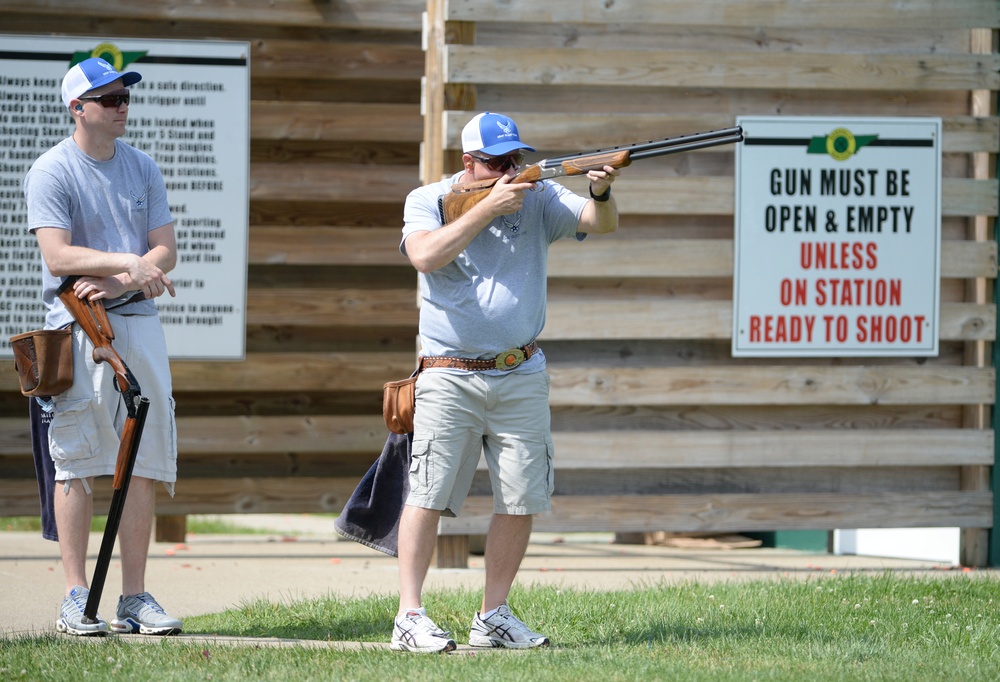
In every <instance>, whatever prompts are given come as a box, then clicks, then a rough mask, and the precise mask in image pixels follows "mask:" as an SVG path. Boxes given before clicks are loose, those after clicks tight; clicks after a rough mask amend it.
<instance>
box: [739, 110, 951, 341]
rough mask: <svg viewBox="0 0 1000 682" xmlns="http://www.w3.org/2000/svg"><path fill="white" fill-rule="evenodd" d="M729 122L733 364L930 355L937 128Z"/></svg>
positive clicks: (935, 325) (935, 299) (895, 122)
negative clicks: (738, 136) (738, 129)
mask: <svg viewBox="0 0 1000 682" xmlns="http://www.w3.org/2000/svg"><path fill="white" fill-rule="evenodd" d="M737 123H738V124H739V125H741V126H742V127H743V130H744V134H745V136H746V139H745V140H744V142H743V144H741V145H738V146H737V148H736V238H735V261H734V262H735V265H734V278H733V346H732V352H733V355H734V356H737V357H767V356H769V357H787V356H887V355H899V356H905V355H911V356H912V355H918V356H930V355H937V353H938V329H939V319H938V314H939V305H940V269H941V257H940V247H941V120H940V119H931V118H903V119H886V118H820V117H808V118H806V117H743V118H739V119H737Z"/></svg>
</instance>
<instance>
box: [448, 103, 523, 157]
mask: <svg viewBox="0 0 1000 682" xmlns="http://www.w3.org/2000/svg"><path fill="white" fill-rule="evenodd" d="M515 149H527V150H528V151H529V152H533V151H535V148H534V147H529V146H528V145H526V144H524V143H523V142H521V137H520V136H519V135H518V133H517V124H515V123H514V121H513V120H512V119H510V118H507V117H506V116H504V115H503V114H491V113H490V112H488V111H485V112H483V113H481V114H476V116H475V117H473V119H472V120H471V121H469V122H468V123H466V124H465V128H463V129H462V152H463V153H468V152H484V153H486V154H489V155H490V156H500V155H502V154H506V153H508V152H512V151H514V150H515Z"/></svg>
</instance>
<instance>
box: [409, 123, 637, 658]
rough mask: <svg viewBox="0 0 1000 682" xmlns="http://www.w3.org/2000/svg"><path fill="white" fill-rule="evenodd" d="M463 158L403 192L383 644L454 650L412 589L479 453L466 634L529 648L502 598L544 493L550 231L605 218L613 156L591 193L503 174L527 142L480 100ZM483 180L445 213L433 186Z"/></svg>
mask: <svg viewBox="0 0 1000 682" xmlns="http://www.w3.org/2000/svg"><path fill="white" fill-rule="evenodd" d="M462 150H463V152H464V154H463V155H462V165H463V168H462V171H461V172H459V173H457V174H455V175H453V176H452V177H450V178H447V179H446V180H443V181H441V182H438V183H434V184H431V185H428V186H426V187H421V188H418V189H416V190H414V191H413V192H411V193H410V195H409V196H408V197H407V199H406V204H405V208H404V216H403V219H404V227H403V238H402V243H401V244H400V250H401V251H402V252H403V253H404V254H405V255H406V256H407V257H408V258H409V259H410V262H411V263H412V264H413V266H414V267H415V268H416V269H417V271H418V272H419V282H420V295H421V297H422V301H421V306H420V352H421V367H422V371H421V372H420V374H419V378H418V379H417V384H416V411H415V415H414V425H413V450H412V463H411V467H410V474H409V487H410V493H409V497H408V498H407V500H406V506H405V507H404V509H403V513H402V517H401V519H400V525H399V544H398V551H399V572H400V599H399V611H398V613H397V616H396V620H395V623H394V627H393V633H392V642H391V644H390V647H391V648H392V649H395V650H403V651H415V652H421V653H430V652H439V651H451V650H453V649H455V641H454V640H453V639H451V637H450V635H449V633H447V632H444V631H443V630H441V629H440V628H439V627H437V625H436V624H435V623H434V622H433V621H432V620H431V619H430V618H429V617H428V616H427V613H426V612H425V610H424V608H423V605H422V603H421V592H422V589H423V583H424V579H425V577H426V575H427V570H428V568H429V567H430V562H431V556H432V554H433V552H434V546H435V542H436V538H437V528H438V520H439V519H440V517H441V514H442V512H444V513H445V514H448V515H455V514H457V513H458V511H459V509H460V508H461V506H462V503H463V502H464V500H465V498H466V496H467V495H468V492H469V488H470V486H471V484H472V478H473V474H474V473H475V470H476V465H477V463H478V462H479V458H480V456H481V455H483V454H485V457H486V462H487V465H488V467H489V472H490V480H491V482H492V486H493V500H494V503H493V512H494V513H493V518H492V522H491V524H490V529H489V533H488V535H487V540H486V584H485V590H484V593H483V598H482V603H481V607H480V610H479V611H478V612H477V613H476V614H475V615H474V617H473V618H472V625H471V632H470V634H469V644H470V645H471V646H476V647H507V648H518V649H520V648H532V647H538V646H547V645H548V643H549V640H548V638H547V637H546V636H545V635H543V634H539V633H537V632H533V631H531V629H529V628H528V627H527V626H526V625H525V624H524V623H523V622H521V621H520V620H519V619H518V618H517V617H516V616H514V614H513V613H512V612H511V610H510V607H509V606H508V604H507V596H508V593H509V592H510V588H511V585H512V583H513V581H514V577H515V576H516V574H517V571H518V568H519V567H520V565H521V560H522V558H523V557H524V553H525V550H526V549H527V546H528V538H529V535H530V533H531V526H532V515H534V514H538V513H540V512H543V511H546V510H547V509H549V508H550V507H551V503H550V497H551V494H552V487H553V478H552V474H553V448H552V438H551V435H550V417H549V405H548V398H549V378H548V374H547V373H546V371H545V355H544V353H542V351H541V349H540V348H539V347H538V345H537V343H536V342H535V338H536V337H537V336H538V334H539V333H540V332H541V331H542V326H543V324H544V322H545V299H546V272H547V270H546V259H547V254H548V248H549V245H550V244H551V243H552V242H554V241H556V240H557V239H567V238H574V237H575V238H576V239H577V240H582V239H583V238H584V237H585V236H586V234H587V233H591V232H596V233H607V232H614V231H615V230H616V229H617V227H618V209H617V206H616V205H615V200H614V197H613V196H612V194H611V183H612V182H613V181H614V178H615V176H616V175H618V173H619V171H618V170H615V169H614V168H612V167H611V166H604V167H603V168H601V169H599V170H590V171H588V172H587V177H588V178H589V180H590V195H591V198H590V199H585V198H583V197H579V196H577V195H576V194H574V193H572V192H570V191H569V190H567V189H565V188H563V187H562V186H560V185H557V184H555V183H552V182H547V181H546V182H538V183H533V182H517V183H515V182H511V179H512V178H513V177H514V176H515V175H516V174H517V171H518V168H519V166H520V165H521V163H522V161H523V157H522V152H523V151H524V150H527V151H535V150H534V149H533V148H532V147H529V146H528V145H526V144H524V143H522V142H521V140H520V137H519V134H518V130H517V126H516V125H515V124H514V121H512V120H511V119H510V118H508V117H506V116H502V115H499V114H494V113H489V112H486V113H482V114H479V115H477V116H476V117H475V118H473V119H472V120H471V121H470V122H469V123H468V125H466V126H465V129H464V130H463V132H462ZM484 180H487V181H488V180H492V181H495V183H494V184H493V185H492V187H491V188H488V189H487V190H485V191H484V192H483V194H482V199H481V200H480V201H479V202H478V203H476V204H475V205H474V206H472V207H471V208H469V209H468V210H467V211H466V212H464V213H463V214H462V215H460V216H459V217H457V218H456V219H454V220H450V221H449V220H446V218H445V212H444V211H443V209H442V205H441V203H440V202H441V199H442V197H443V196H444V195H446V194H447V193H449V192H450V191H451V190H452V188H453V186H454V185H455V184H456V183H466V182H474V181H484Z"/></svg>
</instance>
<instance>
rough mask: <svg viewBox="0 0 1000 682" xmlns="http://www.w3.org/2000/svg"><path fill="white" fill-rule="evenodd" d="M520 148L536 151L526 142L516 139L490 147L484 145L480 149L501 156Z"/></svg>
mask: <svg viewBox="0 0 1000 682" xmlns="http://www.w3.org/2000/svg"><path fill="white" fill-rule="evenodd" d="M518 149H525V150H527V151H529V152H533V151H535V148H534V147H529V146H528V145H526V144H523V143H521V142H514V141H510V142H500V143H498V144H495V145H492V146H490V147H483V148H482V149H480V150H479V151H481V152H483V153H485V154H489V155H490V156H500V155H501V154H507V153H509V152H513V151H517V150H518Z"/></svg>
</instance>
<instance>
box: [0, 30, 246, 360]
mask: <svg viewBox="0 0 1000 682" xmlns="http://www.w3.org/2000/svg"><path fill="white" fill-rule="evenodd" d="M249 49H250V47H249V45H248V44H247V43H241V42H212V41H200V40H199V41H192V42H186V41H168V40H133V39H129V40H125V39H111V40H109V39H103V38H85V37H72V38H50V37H45V38H36V37H19V36H4V37H3V38H2V39H0V329H2V334H0V357H8V358H9V357H12V353H11V350H10V347H9V344H8V337H10V336H12V335H13V334H19V333H21V332H24V331H28V330H30V329H38V328H41V327H42V325H43V323H44V317H45V308H44V307H43V306H42V303H41V284H42V279H41V254H40V253H39V250H38V246H37V244H36V242H35V238H34V236H33V235H31V234H29V233H28V231H27V209H26V207H25V203H24V195H23V193H22V190H21V182H22V180H23V179H24V175H25V173H27V171H28V169H29V168H30V167H31V164H32V162H33V161H34V160H35V159H36V158H37V157H38V156H40V155H41V154H42V153H44V152H45V151H46V150H48V149H49V148H50V147H52V146H54V145H55V144H56V143H58V142H59V141H61V140H62V139H64V138H65V137H67V136H69V135H71V134H72V132H73V122H72V119H71V117H70V115H69V112H68V111H67V110H66V107H64V106H63V104H62V99H61V96H60V85H61V83H62V78H63V75H65V73H66V71H67V70H68V69H69V68H70V66H72V65H73V64H75V63H77V62H79V61H82V60H83V59H87V58H89V57H93V56H97V57H103V58H104V59H106V60H108V61H109V62H110V63H111V64H112V65H114V66H115V67H116V68H117V69H118V70H119V71H137V72H139V73H140V74H141V75H142V80H141V81H139V82H138V83H136V84H135V85H133V86H132V87H131V92H132V101H131V104H130V106H129V122H128V130H127V132H126V134H125V136H124V137H123V138H122V139H123V140H125V141H126V142H128V143H129V144H131V145H133V146H135V147H137V148H138V149H141V150H142V151H144V152H146V153H147V154H149V155H150V156H151V157H153V160H154V161H156V163H157V165H158V166H159V167H160V170H161V172H162V173H163V176H164V180H165V182H166V185H167V197H168V200H169V203H170V212H171V214H172V215H173V218H174V228H175V231H176V235H177V256H178V258H177V267H176V268H175V269H174V270H173V271H172V272H171V273H170V278H171V279H172V280H173V282H174V286H175V288H176V290H177V297H176V298H171V297H170V295H169V294H167V295H165V296H162V297H160V298H158V299H157V300H156V302H157V305H158V306H159V309H160V320H161V322H162V323H163V327H164V332H165V334H166V337H167V348H168V349H169V352H170V357H171V358H174V359H242V358H243V357H244V355H245V347H246V343H245V338H246V271H247V232H248V227H247V225H248V212H249V208H248V201H249V190H248V185H249V181H248V176H249V120H250V115H249V101H250V97H249V80H250V69H249V61H248V60H249Z"/></svg>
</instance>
